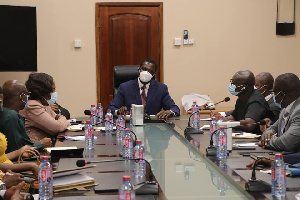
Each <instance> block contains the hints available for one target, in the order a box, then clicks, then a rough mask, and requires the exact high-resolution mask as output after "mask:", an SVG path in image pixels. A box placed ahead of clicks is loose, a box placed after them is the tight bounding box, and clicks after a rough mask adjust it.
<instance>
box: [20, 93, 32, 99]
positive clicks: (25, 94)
mask: <svg viewBox="0 0 300 200" xmlns="http://www.w3.org/2000/svg"><path fill="white" fill-rule="evenodd" d="M30 94H31V92H22V93H21V94H20V98H22V95H24V96H26V97H30Z"/></svg>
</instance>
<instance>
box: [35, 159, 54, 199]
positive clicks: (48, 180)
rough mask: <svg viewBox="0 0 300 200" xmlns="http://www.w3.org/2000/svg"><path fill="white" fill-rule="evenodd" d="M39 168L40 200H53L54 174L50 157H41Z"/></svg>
mask: <svg viewBox="0 0 300 200" xmlns="http://www.w3.org/2000/svg"><path fill="white" fill-rule="evenodd" d="M41 160H42V163H41V164H40V166H39V177H38V179H39V199H41V200H43V199H44V200H46V199H53V173H52V166H51V164H50V163H49V159H48V156H42V157H41Z"/></svg>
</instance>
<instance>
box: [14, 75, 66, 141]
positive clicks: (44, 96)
mask: <svg viewBox="0 0 300 200" xmlns="http://www.w3.org/2000/svg"><path fill="white" fill-rule="evenodd" d="M25 85H26V87H27V89H28V91H30V92H31V93H30V97H29V101H28V106H27V107H26V108H25V109H24V110H21V111H20V114H21V115H23V116H24V117H25V127H26V131H27V134H28V136H29V137H30V139H31V140H32V141H33V142H37V141H39V140H41V139H42V138H44V137H51V138H53V137H55V136H56V135H57V134H58V133H60V132H63V131H64V130H66V129H67V127H68V126H69V125H70V123H69V122H68V121H67V119H66V118H65V117H64V116H62V115H61V114H56V113H55V112H54V111H53V110H52V109H51V107H50V105H52V104H53V103H54V102H55V101H56V97H57V93H56V92H55V82H54V80H53V78H52V76H50V75H48V74H45V73H31V74H30V75H29V78H28V80H27V81H26V83H25Z"/></svg>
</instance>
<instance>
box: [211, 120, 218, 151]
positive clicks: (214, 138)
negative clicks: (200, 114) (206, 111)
mask: <svg viewBox="0 0 300 200" xmlns="http://www.w3.org/2000/svg"><path fill="white" fill-rule="evenodd" d="M211 119H212V120H211V122H210V137H212V140H213V146H216V145H217V135H216V133H214V132H215V131H216V130H217V120H216V118H215V117H212V118H211Z"/></svg>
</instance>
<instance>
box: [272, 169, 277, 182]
mask: <svg viewBox="0 0 300 200" xmlns="http://www.w3.org/2000/svg"><path fill="white" fill-rule="evenodd" d="M275 177H276V175H275V168H274V167H272V180H273V181H274V180H275Z"/></svg>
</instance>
